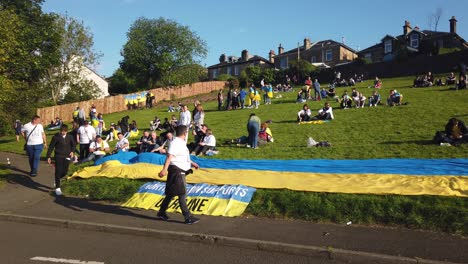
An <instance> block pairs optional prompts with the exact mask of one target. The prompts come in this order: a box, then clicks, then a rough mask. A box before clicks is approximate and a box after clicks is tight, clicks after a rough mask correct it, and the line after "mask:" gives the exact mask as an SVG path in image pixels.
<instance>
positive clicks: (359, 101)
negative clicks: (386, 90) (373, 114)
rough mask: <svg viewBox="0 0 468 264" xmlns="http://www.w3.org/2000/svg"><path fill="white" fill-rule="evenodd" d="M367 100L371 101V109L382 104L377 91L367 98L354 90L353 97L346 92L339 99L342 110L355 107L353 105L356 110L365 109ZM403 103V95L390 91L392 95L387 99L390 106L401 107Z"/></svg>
mask: <svg viewBox="0 0 468 264" xmlns="http://www.w3.org/2000/svg"><path fill="white" fill-rule="evenodd" d="M367 99H369V103H368V105H369V107H376V106H377V105H379V104H380V103H381V97H380V94H379V93H378V92H377V91H373V92H372V95H371V96H369V98H367V97H366V96H364V95H363V94H362V93H361V92H358V91H357V90H356V89H355V88H353V90H352V92H351V95H348V92H347V91H344V93H343V95H342V96H341V98H340V99H339V102H340V106H341V108H343V109H348V108H351V107H353V103H354V106H355V107H356V108H364V105H365V104H366V100H367ZM402 101H403V95H402V94H401V93H399V92H398V91H397V90H390V94H389V96H388V98H387V105H388V106H395V105H401V104H402Z"/></svg>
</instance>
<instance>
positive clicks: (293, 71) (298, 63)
mask: <svg viewBox="0 0 468 264" xmlns="http://www.w3.org/2000/svg"><path fill="white" fill-rule="evenodd" d="M315 70H316V67H315V66H314V65H312V64H311V63H310V62H308V61H306V60H303V59H299V60H293V61H291V62H290V63H289V68H288V70H287V71H288V73H289V76H294V75H296V76H297V78H298V80H305V79H307V77H309V76H311V75H312V74H313V72H314V71H315Z"/></svg>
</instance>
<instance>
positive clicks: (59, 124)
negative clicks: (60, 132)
mask: <svg viewBox="0 0 468 264" xmlns="http://www.w3.org/2000/svg"><path fill="white" fill-rule="evenodd" d="M62 125H63V121H62V120H61V119H60V118H59V117H56V118H55V122H51V123H50V125H49V127H48V128H47V130H49V131H50V130H57V129H60V127H62Z"/></svg>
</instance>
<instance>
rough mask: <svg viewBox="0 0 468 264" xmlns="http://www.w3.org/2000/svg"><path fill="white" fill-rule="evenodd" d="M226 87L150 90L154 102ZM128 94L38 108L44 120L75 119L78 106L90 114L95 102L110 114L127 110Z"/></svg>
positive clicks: (205, 85) (196, 85) (218, 84)
mask: <svg viewBox="0 0 468 264" xmlns="http://www.w3.org/2000/svg"><path fill="white" fill-rule="evenodd" d="M223 87H224V82H221V81H211V82H199V83H193V84H187V85H184V86H179V87H165V88H157V89H152V90H149V91H150V92H152V93H153V94H154V95H155V97H156V99H155V101H153V103H157V102H160V101H164V100H172V99H173V98H184V97H190V96H194V95H199V94H206V93H211V92H212V91H216V90H219V89H221V88H223ZM125 96H126V95H116V96H109V97H105V98H102V99H95V100H89V101H83V102H76V103H71V104H64V105H56V106H49V107H44V108H39V109H37V111H36V112H37V115H38V116H40V117H41V118H42V120H43V121H44V122H49V121H50V120H55V117H60V118H61V119H62V120H63V121H72V120H73V116H72V115H73V111H74V110H75V109H76V107H78V106H79V107H81V108H83V109H84V110H85V113H86V114H88V112H89V110H90V109H91V105H92V104H94V105H95V106H96V109H98V112H99V113H102V114H109V113H115V112H122V111H126V110H127V105H126V104H125Z"/></svg>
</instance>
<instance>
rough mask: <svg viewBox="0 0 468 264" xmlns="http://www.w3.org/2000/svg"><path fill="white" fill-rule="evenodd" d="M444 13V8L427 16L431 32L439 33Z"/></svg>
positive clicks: (437, 9)
mask: <svg viewBox="0 0 468 264" xmlns="http://www.w3.org/2000/svg"><path fill="white" fill-rule="evenodd" d="M443 13H444V10H443V9H442V7H438V8H436V10H435V12H434V13H431V14H429V15H428V16H427V24H428V26H429V29H430V30H434V31H437V27H438V26H439V21H440V18H441V17H442V14H443Z"/></svg>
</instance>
